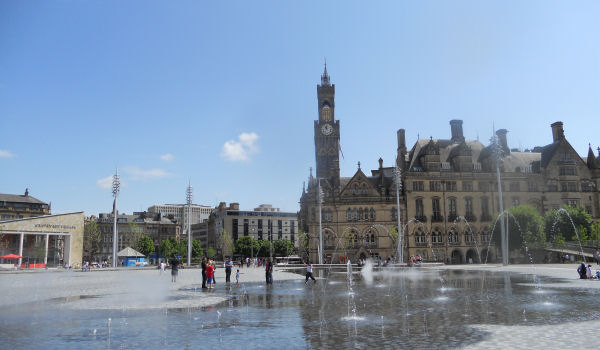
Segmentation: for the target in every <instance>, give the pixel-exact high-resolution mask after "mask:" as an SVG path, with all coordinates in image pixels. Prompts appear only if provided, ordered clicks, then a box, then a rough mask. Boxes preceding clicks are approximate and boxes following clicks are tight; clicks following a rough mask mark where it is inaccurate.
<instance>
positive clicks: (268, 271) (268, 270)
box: [265, 258, 273, 284]
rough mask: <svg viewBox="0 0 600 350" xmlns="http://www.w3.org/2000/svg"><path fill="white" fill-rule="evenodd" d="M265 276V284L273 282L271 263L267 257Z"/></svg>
mask: <svg viewBox="0 0 600 350" xmlns="http://www.w3.org/2000/svg"><path fill="white" fill-rule="evenodd" d="M265 278H266V280H267V284H273V263H272V262H271V259H269V258H267V264H266V265H265Z"/></svg>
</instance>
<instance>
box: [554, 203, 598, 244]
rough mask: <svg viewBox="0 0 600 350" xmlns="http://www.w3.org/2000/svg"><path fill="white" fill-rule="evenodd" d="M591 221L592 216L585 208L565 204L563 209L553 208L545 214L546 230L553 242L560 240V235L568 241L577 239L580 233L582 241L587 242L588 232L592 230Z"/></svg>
mask: <svg viewBox="0 0 600 350" xmlns="http://www.w3.org/2000/svg"><path fill="white" fill-rule="evenodd" d="M563 209H564V210H563ZM565 211H566V212H565ZM567 214H568V215H567ZM591 222H592V217H591V216H590V214H588V213H587V212H586V211H585V209H583V208H581V207H570V206H564V207H563V208H562V209H559V210H551V211H549V212H547V213H546V215H545V216H544V231H545V233H546V237H548V240H550V241H551V242H554V241H556V240H557V239H558V240H560V239H559V238H558V236H561V237H563V238H564V240H566V241H576V240H577V236H578V235H579V238H580V239H581V241H582V243H585V242H586V241H587V240H588V238H589V237H588V233H590V232H592V224H591ZM576 229H577V232H576V231H575V230H576Z"/></svg>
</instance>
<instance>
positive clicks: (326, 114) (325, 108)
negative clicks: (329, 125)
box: [321, 104, 331, 122]
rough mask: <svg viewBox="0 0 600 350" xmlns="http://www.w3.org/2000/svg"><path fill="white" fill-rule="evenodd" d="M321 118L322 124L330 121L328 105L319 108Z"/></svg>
mask: <svg viewBox="0 0 600 350" xmlns="http://www.w3.org/2000/svg"><path fill="white" fill-rule="evenodd" d="M321 117H322V118H323V121H324V122H330V121H331V108H329V105H328V104H326V105H324V106H323V108H321Z"/></svg>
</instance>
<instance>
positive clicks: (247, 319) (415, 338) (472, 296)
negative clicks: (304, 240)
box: [0, 268, 600, 349]
mask: <svg viewBox="0 0 600 350" xmlns="http://www.w3.org/2000/svg"><path fill="white" fill-rule="evenodd" d="M315 275H316V276H317V279H318V282H317V283H316V284H314V283H312V282H309V284H308V285H305V284H304V280H295V281H284V282H278V281H275V284H274V285H273V286H269V287H267V286H265V285H264V284H262V283H250V284H248V283H247V284H243V285H240V286H235V285H234V286H232V287H231V288H226V287H225V285H223V284H221V285H218V286H217V290H216V292H215V293H210V294H219V293H226V294H228V295H229V297H230V298H229V300H227V301H225V302H223V303H221V304H219V305H217V306H214V307H204V308H194V307H189V308H185V307H184V308H160V309H157V308H151V309H143V308H141V309H135V310H128V309H114V308H113V309H94V308H91V309H89V310H81V309H76V308H73V307H72V305H74V304H75V303H88V302H89V303H94V302H96V301H97V299H98V298H100V299H101V297H99V296H81V297H79V298H58V299H50V300H45V301H38V302H35V303H29V304H21V305H17V306H12V307H5V308H2V309H0V324H1V327H0V339H1V340H2V344H3V348H13V349H14V348H16V349H19V348H38V349H81V348H89V349H137V348H150V349H159V348H160V349H165V348H170V349H198V348H200V347H204V348H207V349H215V348H224V349H252V348H269V349H291V348H300V349H306V348H309V349H328V348H331V349H334V348H335V349H339V348H358V347H361V348H365V347H367V346H369V347H377V348H408V347H415V348H425V347H427V348H455V347H458V346H464V345H469V344H473V343H477V342H479V341H481V340H484V339H486V337H488V334H487V333H485V332H483V331H479V330H476V329H474V328H472V327H471V325H474V324H502V325H540V324H559V323H563V322H572V321H584V320H592V319H598V318H599V317H600V311H599V310H600V300H598V298H597V297H596V296H595V294H596V293H594V292H595V291H594V290H587V289H582V290H574V289H566V288H555V289H552V288H550V287H546V286H545V284H548V282H552V283H556V282H560V281H557V280H549V279H543V278H537V277H535V276H531V275H518V274H510V273H498V272H496V273H492V272H483V271H481V272H479V271H461V270H430V269H426V268H420V269H417V268H415V269H409V270H391V269H390V270H384V271H380V272H374V273H373V274H372V275H370V276H368V278H364V277H363V276H362V275H361V274H358V273H353V274H352V283H351V284H349V283H348V279H347V273H346V271H345V270H337V271H336V270H322V271H316V273H315ZM367 282H369V283H367ZM591 283H593V282H591ZM598 283H600V282H598ZM182 292H184V294H185V295H188V296H189V294H190V293H195V294H193V296H196V295H197V298H200V297H202V296H204V295H205V294H206V293H207V292H203V291H202V290H201V289H198V288H196V289H191V288H188V289H185V290H183V291H182ZM174 298H177V296H175V297H174Z"/></svg>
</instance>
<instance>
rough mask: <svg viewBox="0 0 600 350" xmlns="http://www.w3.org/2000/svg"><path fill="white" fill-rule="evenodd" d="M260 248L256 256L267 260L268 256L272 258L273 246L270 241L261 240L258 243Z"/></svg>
mask: <svg viewBox="0 0 600 350" xmlns="http://www.w3.org/2000/svg"><path fill="white" fill-rule="evenodd" d="M258 243H259V245H260V247H259V248H258V252H257V253H255V254H256V256H258V257H262V258H266V257H267V256H271V250H272V248H273V247H272V244H271V242H269V241H265V240H259V241H258Z"/></svg>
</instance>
